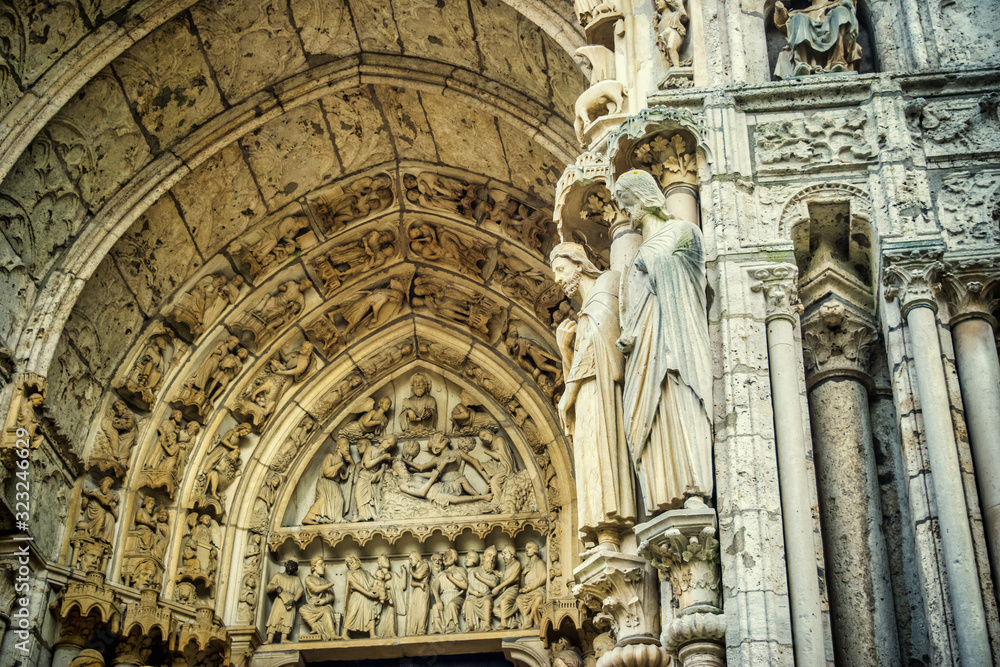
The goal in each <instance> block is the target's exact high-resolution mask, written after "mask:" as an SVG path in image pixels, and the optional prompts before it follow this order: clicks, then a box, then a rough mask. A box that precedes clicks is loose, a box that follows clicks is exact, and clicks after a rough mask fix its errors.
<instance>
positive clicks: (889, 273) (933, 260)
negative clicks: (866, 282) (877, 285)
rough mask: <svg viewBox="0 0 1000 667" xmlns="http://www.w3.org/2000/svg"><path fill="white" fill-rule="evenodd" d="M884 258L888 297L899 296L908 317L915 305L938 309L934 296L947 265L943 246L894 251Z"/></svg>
mask: <svg viewBox="0 0 1000 667" xmlns="http://www.w3.org/2000/svg"><path fill="white" fill-rule="evenodd" d="M882 259H883V261H882V265H883V269H882V284H883V285H884V286H885V292H884V293H885V298H886V300H887V301H892V300H893V299H899V307H900V310H901V311H902V312H903V316H904V317H905V316H906V314H907V313H908V312H909V311H910V310H911V309H913V308H919V307H925V308H931V309H933V310H937V304H935V303H934V295H935V294H936V293H937V291H938V289H939V287H940V286H939V285H938V284H937V279H938V273H939V272H940V270H941V268H942V266H943V265H942V263H941V249H940V248H937V247H932V248H926V247H924V248H912V249H910V248H907V249H901V250H891V251H887V252H886V253H885V254H884V255H883V258H882Z"/></svg>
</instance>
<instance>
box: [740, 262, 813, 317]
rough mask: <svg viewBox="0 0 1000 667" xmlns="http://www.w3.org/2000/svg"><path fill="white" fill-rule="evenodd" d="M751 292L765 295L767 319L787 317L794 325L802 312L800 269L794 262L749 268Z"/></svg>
mask: <svg viewBox="0 0 1000 667" xmlns="http://www.w3.org/2000/svg"><path fill="white" fill-rule="evenodd" d="M747 273H749V274H750V278H751V279H753V281H754V282H753V283H751V285H750V291H751V292H760V293H762V294H763V295H764V301H765V309H766V310H765V312H766V313H767V321H768V322H770V321H771V320H774V319H785V320H788V321H790V322H791V323H792V324H793V325H794V324H795V323H796V321H797V320H798V316H799V314H800V313H801V312H802V306H801V305H800V304H799V302H798V301H799V300H798V274H799V270H798V267H796V266H795V265H794V264H771V265H768V266H757V267H753V268H750V269H747Z"/></svg>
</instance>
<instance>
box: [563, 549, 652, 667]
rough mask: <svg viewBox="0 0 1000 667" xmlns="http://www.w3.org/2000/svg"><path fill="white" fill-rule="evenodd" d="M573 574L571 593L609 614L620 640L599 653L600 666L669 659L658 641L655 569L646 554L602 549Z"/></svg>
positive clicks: (592, 607) (648, 665)
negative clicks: (607, 649) (633, 554)
mask: <svg viewBox="0 0 1000 667" xmlns="http://www.w3.org/2000/svg"><path fill="white" fill-rule="evenodd" d="M573 574H574V575H575V576H576V579H577V581H579V582H580V583H578V584H577V585H576V586H574V587H573V594H574V595H575V596H576V597H577V598H578V599H580V600H581V601H582V602H583V603H584V604H586V605H587V606H588V607H590V608H591V609H593V610H594V611H601V612H603V613H605V614H607V615H608V617H610V619H611V627H612V629H613V630H614V634H615V638H616V639H617V642H618V643H617V645H616V646H615V648H614V649H612V650H611V651H608V652H607V653H605V654H604V656H602V657H601V659H600V661H599V662H598V667H626V666H628V665H646V666H647V667H658V666H659V665H666V664H667V662H668V661H669V658H668V657H667V654H666V653H665V652H664V651H663V648H662V647H661V646H660V642H659V634H660V623H659V611H658V609H657V606H658V605H657V601H658V599H659V592H658V585H657V580H656V574H655V573H654V572H653V568H652V567H651V566H650V564H649V562H648V561H647V560H646V559H645V558H642V557H640V556H632V555H627V554H623V553H620V552H612V551H603V550H601V551H598V552H597V553H595V554H593V555H591V556H590V557H589V558H587V559H586V560H585V561H584V562H583V563H581V564H580V565H579V566H578V567H577V568H576V569H575V570H574V572H573Z"/></svg>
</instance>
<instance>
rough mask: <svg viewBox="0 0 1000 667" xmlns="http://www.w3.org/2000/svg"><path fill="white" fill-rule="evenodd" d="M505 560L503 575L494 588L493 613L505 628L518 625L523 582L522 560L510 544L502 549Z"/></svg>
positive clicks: (501, 555)
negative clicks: (520, 589) (520, 590)
mask: <svg viewBox="0 0 1000 667" xmlns="http://www.w3.org/2000/svg"><path fill="white" fill-rule="evenodd" d="M500 557H501V559H502V560H503V576H502V577H501V578H500V583H498V584H497V585H496V586H494V588H493V615H494V616H496V617H497V618H498V619H499V620H500V627H501V628H503V629H510V628H514V627H516V625H517V594H518V584H520V583H521V561H519V560H518V559H517V554H515V553H514V547H512V546H510V545H509V544H508V545H507V546H505V547H504V548H503V550H501V551H500Z"/></svg>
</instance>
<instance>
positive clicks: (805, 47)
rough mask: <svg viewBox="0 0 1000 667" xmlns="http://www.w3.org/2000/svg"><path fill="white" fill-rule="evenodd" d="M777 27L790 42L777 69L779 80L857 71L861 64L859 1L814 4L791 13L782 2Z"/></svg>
mask: <svg viewBox="0 0 1000 667" xmlns="http://www.w3.org/2000/svg"><path fill="white" fill-rule="evenodd" d="M774 25H775V27H776V28H778V30H780V31H781V33H782V34H784V35H785V37H786V38H787V39H788V46H786V47H785V48H784V49H782V51H781V53H779V54H778V61H777V64H776V65H775V67H774V75H775V76H777V77H778V78H779V79H788V78H791V77H796V76H804V75H807V74H822V73H824V72H848V71H853V70H854V69H855V67H856V64H857V62H858V61H859V60H861V47H860V46H859V45H858V15H857V0H812V4H811V5H810V6H809V7H807V8H805V9H793V10H791V11H789V10H788V9H786V8H785V5H784V3H782V2H778V3H777V4H775V5H774Z"/></svg>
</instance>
